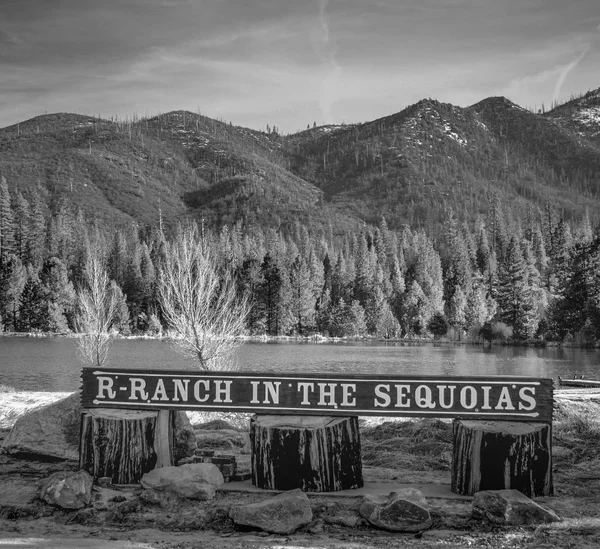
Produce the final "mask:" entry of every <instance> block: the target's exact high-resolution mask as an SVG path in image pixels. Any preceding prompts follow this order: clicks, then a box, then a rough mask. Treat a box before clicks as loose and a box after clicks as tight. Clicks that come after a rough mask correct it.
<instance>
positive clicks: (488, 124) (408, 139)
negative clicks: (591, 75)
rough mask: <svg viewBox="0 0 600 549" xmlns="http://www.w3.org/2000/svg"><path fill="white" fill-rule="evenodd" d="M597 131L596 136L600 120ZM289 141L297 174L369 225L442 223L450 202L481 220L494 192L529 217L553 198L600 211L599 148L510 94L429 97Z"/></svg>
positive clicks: (566, 212)
mask: <svg viewBox="0 0 600 549" xmlns="http://www.w3.org/2000/svg"><path fill="white" fill-rule="evenodd" d="M563 119H564V118H563ZM564 120H566V119H564ZM588 120H589V118H588ZM594 124H595V125H594ZM587 128H588V132H589V134H590V135H592V134H593V133H594V131H596V132H597V131H598V130H600V123H599V122H598V121H596V122H595V123H592V122H591V121H590V123H589V125H588V126H587ZM288 140H289V142H290V146H288V150H289V154H290V155H291V157H292V171H294V172H295V173H298V174H299V175H301V176H302V177H303V178H305V179H306V180H307V181H311V182H313V183H315V184H316V185H317V186H319V187H320V188H321V189H323V191H324V192H325V196H326V197H327V199H328V200H330V201H332V202H333V203H334V204H337V205H339V206H340V207H342V208H343V209H344V210H345V211H348V212H349V213H351V214H352V215H356V216H359V217H361V218H362V219H364V220H365V221H368V222H376V221H377V218H378V217H380V216H381V215H385V217H386V219H387V221H388V224H389V225H390V227H392V228H393V227H396V228H397V227H399V226H401V225H403V224H405V223H407V224H410V225H413V226H414V225H425V226H431V225H432V224H434V225H435V223H436V220H438V219H441V218H442V217H443V211H444V209H445V208H446V207H448V206H450V207H452V208H453V209H454V210H455V211H456V212H458V213H459V214H460V215H461V216H462V217H463V218H465V219H471V220H472V219H473V217H474V216H475V215H476V214H485V213H486V212H487V211H488V210H489V202H490V199H491V198H492V196H497V197H499V198H500V199H501V200H502V202H504V203H506V204H510V208H511V210H513V211H514V212H515V213H518V214H519V215H524V214H525V213H526V212H527V211H528V210H529V209H531V208H532V207H534V208H537V207H545V206H546V205H547V204H548V205H550V207H551V208H553V209H555V210H556V212H557V213H558V214H559V215H563V216H566V217H569V218H570V217H580V216H581V215H582V212H583V211H584V210H585V209H586V208H589V209H591V210H592V211H593V212H596V214H595V215H596V218H597V213H598V211H599V209H598V208H599V206H600V196H599V194H600V180H599V175H600V151H599V150H598V147H597V145H596V144H595V143H594V142H593V141H592V140H591V139H589V138H587V137H585V136H582V135H581V134H580V133H579V134H577V133H576V132H574V131H573V129H571V128H570V127H568V125H567V123H566V122H565V123H563V124H561V123H559V122H557V120H556V119H555V118H553V117H552V116H551V115H550V113H549V114H547V115H541V114H535V113H532V112H530V111H527V110H525V109H523V108H521V107H519V106H517V105H515V104H514V103H511V102H510V101H508V100H507V99H505V98H503V97H494V98H489V99H486V100H484V101H482V102H480V103H478V104H476V105H473V106H471V107H468V108H460V107H456V106H453V105H450V104H444V103H440V102H438V101H435V100H431V99H427V100H423V101H420V102H419V103H417V104H415V105H411V106H410V107H408V108H406V109H404V110H403V111H401V112H399V113H397V114H394V115H392V116H388V117H384V118H381V119H379V120H375V121H373V122H368V123H365V124H358V125H354V126H351V127H341V128H337V129H335V130H332V131H330V132H327V133H325V134H319V135H315V136H314V138H313V139H310V140H309V139H302V140H298V138H297V136H291V137H290V138H288Z"/></svg>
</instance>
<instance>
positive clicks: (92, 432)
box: [79, 409, 174, 484]
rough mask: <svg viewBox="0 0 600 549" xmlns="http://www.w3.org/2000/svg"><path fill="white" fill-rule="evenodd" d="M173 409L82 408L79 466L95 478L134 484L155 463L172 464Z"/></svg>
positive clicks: (160, 464)
mask: <svg viewBox="0 0 600 549" xmlns="http://www.w3.org/2000/svg"><path fill="white" fill-rule="evenodd" d="M173 414H174V413H173V412H170V411H169V410H161V411H133V410H117V409H90V410H84V412H83V413H82V415H81V433H80V440H79V466H80V468H81V469H84V470H86V471H87V472H88V473H89V474H90V475H91V476H92V477H93V478H94V479H98V478H101V477H109V478H110V479H111V481H112V482H113V483H114V484H134V483H137V482H139V480H140V479H141V478H142V476H143V475H144V474H145V473H147V472H149V471H151V470H152V469H154V468H156V467H165V466H168V465H173V444H174V443H173V425H174V415H173Z"/></svg>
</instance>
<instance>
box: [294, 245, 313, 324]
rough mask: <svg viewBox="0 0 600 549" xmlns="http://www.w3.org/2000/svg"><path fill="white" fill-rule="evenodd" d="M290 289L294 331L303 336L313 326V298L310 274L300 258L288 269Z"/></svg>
mask: <svg viewBox="0 0 600 549" xmlns="http://www.w3.org/2000/svg"><path fill="white" fill-rule="evenodd" d="M290 289H291V312H292V316H293V321H294V331H295V332H296V333H298V334H301V335H304V334H306V333H308V332H309V331H310V330H311V329H312V327H313V325H314V312H315V298H314V293H313V290H312V284H311V280H310V272H309V270H308V267H307V266H306V263H305V261H304V259H303V258H302V257H300V256H297V257H296V259H295V260H294V263H292V266H291V268H290Z"/></svg>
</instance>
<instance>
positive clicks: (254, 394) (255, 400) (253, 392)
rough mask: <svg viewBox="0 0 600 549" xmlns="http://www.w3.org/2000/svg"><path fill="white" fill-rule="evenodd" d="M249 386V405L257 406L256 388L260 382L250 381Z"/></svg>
mask: <svg viewBox="0 0 600 549" xmlns="http://www.w3.org/2000/svg"><path fill="white" fill-rule="evenodd" d="M250 385H252V400H251V401H250V404H258V386H259V385H260V381H251V382H250Z"/></svg>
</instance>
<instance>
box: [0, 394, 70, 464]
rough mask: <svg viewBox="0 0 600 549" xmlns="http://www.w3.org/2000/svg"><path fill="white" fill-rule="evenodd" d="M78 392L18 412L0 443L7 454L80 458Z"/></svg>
mask: <svg viewBox="0 0 600 549" xmlns="http://www.w3.org/2000/svg"><path fill="white" fill-rule="evenodd" d="M80 416H81V404H80V396H79V392H76V393H73V394H72V395H69V396H68V397H66V398H63V399H61V400H57V401H56V402H53V403H52V404H47V405H46V406H41V407H40V408H36V409H35V410H32V411H31V412H28V413H27V414H25V415H23V416H21V417H20V418H19V419H17V421H16V422H15V425H14V426H13V428H12V430H11V431H10V433H9V434H8V436H7V437H6V438H5V439H4V442H3V443H2V448H4V450H5V451H6V452H7V453H9V454H32V455H36V456H47V457H51V458H57V459H70V460H78V459H79V425H80V421H81V419H80Z"/></svg>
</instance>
